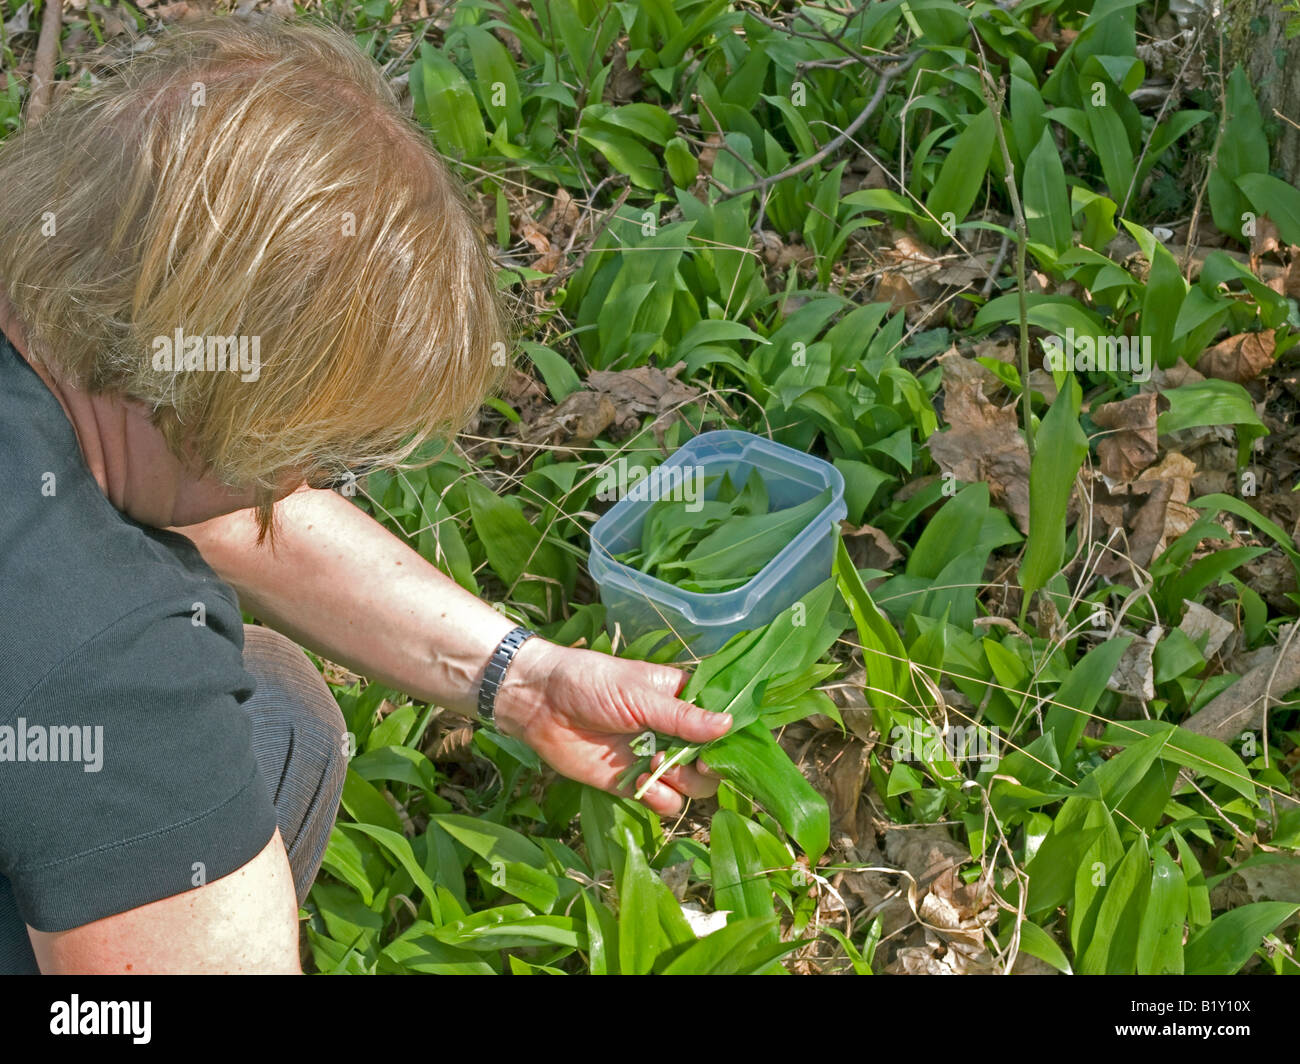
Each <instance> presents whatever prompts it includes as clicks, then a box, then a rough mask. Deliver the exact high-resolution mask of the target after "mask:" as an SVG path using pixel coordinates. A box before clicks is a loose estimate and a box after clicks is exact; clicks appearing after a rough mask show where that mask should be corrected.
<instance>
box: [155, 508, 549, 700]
mask: <svg viewBox="0 0 1300 1064" xmlns="http://www.w3.org/2000/svg"><path fill="white" fill-rule="evenodd" d="M276 517H277V524H276V533H275V549H274V551H272V549H271V547H270V545H269V544H263V545H262V546H260V547H259V546H258V545H257V524H256V521H255V520H254V517H253V513H252V511H248V510H244V511H240V512H238V513H234V514H230V515H228V516H225V517H218V518H215V519H214V520H211V521H207V522H205V523H203V524H200V525H191V526H189V527H187V528H181V529H177V530H176V531H178V532H181V533H183V534H184V535H186V536H188V537H189V538H190V539H192V540H193V541H194V542H195V544H196V545H197V546H198V548H199V550H200V551H201V552H202V554H203V556H204V558H205V560H206V561H207V562H208V564H209V565H211V566H212V568H213V569H214V570H216V572H217V574H218V575H219V576H220V577H221V578H222V579H223V580H225V581H226V582H227V583H229V584H230V585H231V586H232V587H233V588H235V590H236V591H237V592H238V593H239V598H240V603H241V605H242V606H243V608H244V609H246V610H248V611H249V612H250V613H252V614H253V615H254V616H256V617H257V618H258V619H259V620H261V621H264V622H265V623H266V624H268V625H270V626H271V627H273V628H275V629H277V630H278V631H281V632H283V633H284V634H285V635H287V636H289V637H290V638H292V639H294V640H296V641H297V642H299V643H301V644H302V645H303V646H305V647H308V648H309V649H311V650H313V651H315V652H316V653H318V654H320V655H321V656H322V657H325V658H328V659H329V660H330V661H334V662H338V663H339V664H341V665H344V666H346V667H348V668H350V669H352V670H354V671H356V672H358V673H361V674H363V675H365V676H367V677H369V678H371V679H374V680H378V681H380V682H381V683H384V684H386V685H388V686H390V687H394V688H396V689H397V690H400V691H404V692H406V693H407V694H410V695H413V696H415V697H417V698H421V699H425V700H427V701H431V702H436V703H437V704H438V705H441V706H445V707H446V708H447V709H450V710H452V711H454V712H457V713H463V714H466V715H472V714H473V713H474V711H475V700H476V696H477V692H478V686H479V681H480V680H481V679H482V676H483V669H484V666H485V665H486V664H487V661H488V658H489V656H490V655H491V653H492V651H493V649H494V648H495V647H496V645H497V643H499V642H500V640H501V637H502V636H503V635H505V634H506V632H508V631H510V629H511V628H512V627H514V622H513V621H511V620H510V619H509V618H507V617H506V616H504V615H503V614H501V613H500V612H498V611H497V610H495V609H493V608H492V607H491V606H489V605H488V604H487V603H485V602H483V601H482V600H480V599H478V598H476V597H475V596H474V595H472V594H470V593H469V592H468V591H466V590H465V589H464V588H462V587H460V586H459V585H458V584H457V583H456V582H455V581H454V580H452V579H450V578H449V577H447V576H445V575H444V574H443V573H442V572H441V571H440V570H439V569H438V568H437V567H435V566H433V565H431V564H430V563H429V562H427V561H425V560H424V559H423V558H422V557H420V555H419V554H417V553H416V552H415V551H414V550H412V549H411V548H410V547H408V546H407V545H406V544H405V543H403V542H402V541H401V540H400V539H399V538H398V537H396V536H394V535H392V534H391V533H390V532H388V530H387V529H385V528H383V527H382V526H381V525H380V524H379V523H378V522H377V521H375V520H373V519H372V518H370V517H368V516H367V515H366V514H364V513H363V512H362V511H361V510H360V509H358V508H357V507H356V506H354V505H353V504H352V503H350V502H348V501H347V500H346V499H344V498H342V497H341V496H340V495H338V494H336V493H335V492H332V491H314V490H310V489H304V490H301V491H298V492H296V493H294V494H293V495H290V496H289V497H288V498H286V499H284V500H283V501H281V502H280V503H278V504H277V505H276ZM530 642H536V641H533V640H530ZM527 647H528V644H525V649H527ZM519 657H520V659H521V662H520V663H521V664H522V663H523V661H522V659H523V658H524V650H523V649H521V651H520V654H519Z"/></svg>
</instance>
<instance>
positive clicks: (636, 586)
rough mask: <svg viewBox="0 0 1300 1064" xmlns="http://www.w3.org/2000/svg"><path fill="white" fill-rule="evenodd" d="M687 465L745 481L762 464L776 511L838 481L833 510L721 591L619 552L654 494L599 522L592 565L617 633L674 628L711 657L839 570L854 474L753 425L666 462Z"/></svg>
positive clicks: (637, 537) (710, 437)
mask: <svg viewBox="0 0 1300 1064" xmlns="http://www.w3.org/2000/svg"><path fill="white" fill-rule="evenodd" d="M682 466H685V467H692V466H698V467H702V470H703V475H704V477H705V478H709V477H719V478H720V477H721V474H723V473H724V472H726V473H730V474H731V478H732V480H733V482H735V483H740V482H741V481H743V479H744V478H745V477H747V476H748V475H749V473H750V470H754V469H756V470H758V472H759V475H760V476H762V478H763V482H764V484H765V485H766V486H767V492H768V497H769V500H770V505H771V508H772V509H773V510H777V509H785V508H786V507H789V506H796V505H798V504H799V503H801V502H805V501H806V500H808V499H810V498H813V497H814V496H816V495H817V494H819V493H820V492H822V491H824V490H825V489H826V488H830V489H831V498H830V502H829V503H828V504H827V506H826V508H825V509H824V510H822V511H821V513H819V514H818V515H817V516H816V517H815V518H813V520H811V521H810V522H809V523H808V524H807V525H806V526H805V527H804V529H803V530H802V531H801V532H799V533H798V534H797V535H796V536H795V537H794V538H793V539H791V541H790V542H789V543H788V544H786V546H785V547H784V548H783V549H782V550H781V551H780V552H779V553H778V554H777V555H776V556H775V557H774V558H772V560H771V561H770V562H768V563H767V564H766V565H765V566H764V567H763V568H762V569H761V570H759V572H758V573H757V574H755V576H754V577H753V578H752V579H751V580H750V581H749V582H748V583H746V584H744V585H743V586H741V587H738V588H734V589H733V590H731V591H724V592H721V593H718V594H700V593H698V592H693V591H682V590H680V589H679V588H676V587H674V586H673V585H672V584H669V583H665V582H664V581H663V580H658V579H656V578H654V577H652V576H647V575H646V574H645V573H642V572H639V571H638V570H636V569H633V568H630V567H629V566H626V565H623V564H622V563H621V562H618V561H616V560H615V559H614V557H613V556H614V555H615V554H621V553H622V552H624V551H627V550H631V549H633V548H634V547H636V546H638V545H639V544H640V542H641V526H642V524H643V523H644V522H645V518H646V515H647V513H648V512H649V510H650V507H651V506H653V505H654V500H653V499H652V498H648V497H632V496H631V495H625V496H624V497H623V498H622V499H620V500H619V501H618V502H617V503H615V504H614V506H612V507H611V508H610V509H609V511H608V512H606V513H605V514H604V516H602V517H601V518H600V520H599V521H597V522H596V524H595V525H594V526H593V527H592V530H591V553H590V554H589V556H588V569H589V571H590V573H591V576H592V579H593V580H594V581H595V582H596V586H597V588H598V589H599V592H600V600H601V602H602V603H604V605H605V608H606V625H607V627H608V628H609V630H610V631H611V632H613V630H614V626H615V624H617V625H618V626H619V627H620V628H621V630H622V634H623V637H624V638H625V639H627V640H633V639H636V638H638V637H639V636H642V635H644V634H645V633H647V632H651V631H654V630H656V629H661V628H668V629H671V630H672V631H674V632H676V633H677V635H678V636H679V637H680V638H681V639H682V642H683V643H685V645H686V647H687V649H688V650H689V651H690V652H691V653H692V654H694V655H696V656H703V655H705V654H711V653H712V652H713V651H715V650H717V649H718V648H719V647H721V646H722V645H723V644H724V643H726V642H727V640H728V639H730V638H731V637H732V636H733V635H735V634H736V633H738V632H743V631H746V630H748V629H752V628H758V627H760V626H762V625H764V624H767V623H768V622H769V621H772V620H773V619H775V618H776V617H777V615H778V614H780V613H781V612H782V611H784V610H786V609H788V608H789V607H790V606H792V605H793V604H794V603H795V602H796V601H797V600H798V599H800V598H802V597H803V596H804V595H806V594H807V593H808V592H809V591H811V590H812V589H813V588H814V587H816V586H817V585H818V584H820V583H821V582H822V581H824V580H826V579H827V578H828V577H829V576H830V575H831V567H832V565H833V563H834V557H835V536H836V534H837V533H838V522H839V521H841V520H843V518H844V517H845V515H846V514H847V513H848V509H847V507H846V506H845V503H844V477H843V476H842V475H841V474H840V471H839V470H838V469H836V468H835V467H834V466H833V465H831V464H830V463H828V462H823V461H822V460H821V459H820V458H814V457H812V456H811V455H807V454H804V453H803V452H802V451H796V450H794V449H793V448H791V447H786V446H784V445H783V444H779V443H773V442H772V441H771V440H767V439H764V438H763V437H761V436H755V435H752V434H751V433H748V432H737V431H731V430H724V431H719V432H705V433H702V434H701V435H699V436H696V437H695V438H694V439H693V440H691V441H689V442H688V443H686V444H684V445H683V446H682V447H680V448H679V449H678V450H677V451H676V452H675V453H674V454H673V455H672V456H671V457H670V458H668V460H667V461H665V462H664V463H663V464H662V465H660V466H659V467H658V468H659V469H660V470H664V471H668V470H672V469H674V468H677V467H682ZM684 472H685V471H683V473H684ZM663 475H664V474H663V473H660V474H659V476H660V477H661V478H662V477H663ZM671 475H672V474H671V473H670V474H669V476H671ZM662 482H663V481H662V479H661V483H662ZM638 483H645V481H641V482H638ZM717 488H718V484H717V481H714V482H713V483H712V484H711V485H710V486H709V488H708V489H707V490H706V491H705V493H704V494H705V497H706V498H708V497H712V496H713V495H715V494H716V493H717ZM633 494H635V493H633ZM641 494H642V495H643V496H644V495H645V494H646V493H645V492H642V493H641Z"/></svg>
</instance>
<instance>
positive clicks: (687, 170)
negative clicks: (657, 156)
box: [664, 137, 700, 188]
mask: <svg viewBox="0 0 1300 1064" xmlns="http://www.w3.org/2000/svg"><path fill="white" fill-rule="evenodd" d="M664 163H665V164H666V165H667V167H668V176H669V177H671V178H672V181H673V184H674V185H676V186H677V187H678V188H690V187H691V186H692V185H694V184H695V179H696V177H698V176H699V173H700V164H699V160H697V159H696V158H695V155H694V154H693V153H692V152H691V149H690V145H688V144H687V143H686V141H684V140H682V138H681V137H672V138H671V139H670V140H669V141H668V143H667V144H665V145H664Z"/></svg>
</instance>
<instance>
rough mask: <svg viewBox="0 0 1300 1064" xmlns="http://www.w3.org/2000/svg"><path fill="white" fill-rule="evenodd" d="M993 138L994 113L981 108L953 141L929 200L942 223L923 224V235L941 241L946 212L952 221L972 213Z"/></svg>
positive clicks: (931, 213)
mask: <svg viewBox="0 0 1300 1064" xmlns="http://www.w3.org/2000/svg"><path fill="white" fill-rule="evenodd" d="M993 141H994V131H993V112H992V111H990V110H988V108H985V109H983V110H981V111H979V112H978V113H977V114H976V115H975V116H974V117H973V118H972V119H971V120H970V124H969V125H968V126H967V127H966V128H965V129H964V130H962V132H961V133H959V134H958V135H957V137H956V139H955V140H954V141H953V143H952V148H951V150H949V152H948V156H947V158H945V159H944V161H943V166H942V167H941V168H940V170H939V177H938V180H936V181H935V183H934V187H933V188H932V189H930V194H929V196H927V197H926V201H925V206H926V210H927V211H928V214H929V216H930V217H934V218H937V219H938V220H939V223H940V225H935V223H934V222H929V221H927V222H925V223H923V224H922V226H921V230H922V234H923V235H924V236H925V237H926V239H927V240H929V241H930V242H931V243H938V242H939V241H940V239H941V238H942V237H943V235H944V234H943V233H942V230H941V226H942V225H943V223H944V220H945V215H947V216H949V217H948V221H949V222H951V221H953V219H955V220H956V224H960V223H961V222H962V221H963V220H964V219H965V217H966V215H967V214H968V213H970V209H971V207H972V206H974V203H975V197H976V196H978V195H979V191H980V189H981V188H982V187H983V185H984V178H985V176H986V174H987V172H988V166H989V159H990V156H991V155H992V152H993ZM953 235H955V233H950V234H948V237H947V239H949V240H951V239H952V236H953Z"/></svg>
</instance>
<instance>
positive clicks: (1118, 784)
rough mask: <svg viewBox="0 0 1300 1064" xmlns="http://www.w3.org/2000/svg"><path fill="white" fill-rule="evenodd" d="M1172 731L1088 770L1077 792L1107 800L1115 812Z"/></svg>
mask: <svg viewBox="0 0 1300 1064" xmlns="http://www.w3.org/2000/svg"><path fill="white" fill-rule="evenodd" d="M1169 738H1170V737H1169V735H1168V734H1167V733H1166V734H1162V735H1151V736H1148V737H1147V738H1145V739H1143V740H1141V741H1140V742H1135V743H1133V744H1131V745H1130V746H1128V747H1127V748H1126V749H1125V750H1122V751H1121V752H1120V753H1118V754H1116V755H1115V756H1114V757H1112V758H1111V759H1110V760H1109V761H1106V762H1105V763H1104V764H1102V765H1100V766H1099V767H1098V768H1096V769H1094V770H1093V771H1092V772H1089V773H1088V775H1086V776H1085V777H1084V778H1083V782H1082V783H1080V784H1079V791H1078V793H1079V794H1081V795H1084V796H1085V797H1088V798H1096V799H1097V800H1098V801H1101V802H1105V803H1106V808H1108V809H1110V810H1111V811H1112V812H1113V811H1114V810H1115V808H1116V807H1117V806H1118V805H1119V804H1120V803H1121V802H1122V801H1123V800H1124V798H1125V796H1127V795H1128V793H1129V792H1130V791H1131V790H1132V789H1133V788H1134V787H1136V786H1137V785H1138V784H1139V783H1141V782H1142V780H1143V778H1144V777H1145V776H1146V774H1147V770H1148V769H1150V768H1151V766H1152V764H1153V763H1154V762H1155V760H1156V758H1157V757H1159V756H1160V751H1161V749H1162V748H1163V747H1164V746H1165V744H1166V743H1168V741H1169Z"/></svg>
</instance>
